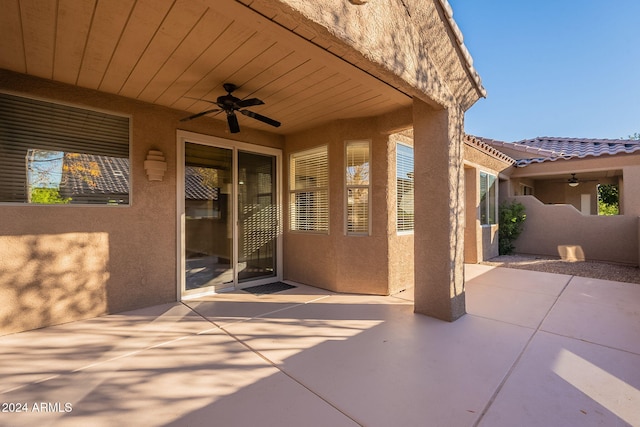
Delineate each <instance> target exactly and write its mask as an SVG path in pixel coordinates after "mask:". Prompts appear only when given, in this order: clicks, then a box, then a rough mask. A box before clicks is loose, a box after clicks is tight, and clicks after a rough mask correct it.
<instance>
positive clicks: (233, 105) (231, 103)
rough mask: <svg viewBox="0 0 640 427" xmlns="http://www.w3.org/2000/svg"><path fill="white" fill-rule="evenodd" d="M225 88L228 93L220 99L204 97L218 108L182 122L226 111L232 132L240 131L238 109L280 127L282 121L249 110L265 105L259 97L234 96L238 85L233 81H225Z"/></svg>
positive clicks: (249, 115)
mask: <svg viewBox="0 0 640 427" xmlns="http://www.w3.org/2000/svg"><path fill="white" fill-rule="evenodd" d="M222 86H223V87H224V90H226V91H227V94H226V95H222V96H219V97H218V99H217V100H216V101H215V102H214V101H209V100H207V99H203V100H202V101H206V102H210V103H212V104H214V105H216V108H212V109H210V110H205V111H202V112H200V113H197V114H193V115H191V116H189V117H185V118H184V119H180V121H181V122H186V121H189V120H193V119H197V118H198V117H202V116H205V115H207V114H211V113H217V112H221V111H224V112H225V114H226V115H227V123H228V124H229V131H230V132H231V133H238V132H240V125H239V124H238V117H237V116H236V113H235V112H236V111H238V112H240V113H241V114H243V115H245V116H247V117H251V118H252V119H255V120H259V121H261V122H263V123H266V124H268V125H271V126H274V127H278V126H280V124H281V123H280V122H279V121H277V120H273V119H270V118H269V117H265V116H263V115H261V114H258V113H254V112H253V111H250V110H247V109H246V107H252V106H255V105H263V104H264V102H263V101H261V100H260V99H258V98H248V99H240V98H236V97H235V96H233V95H232V94H231V93H232V92H233V91H235V90H236V89H237V87H236V85H234V84H233V83H225V84H223V85H222Z"/></svg>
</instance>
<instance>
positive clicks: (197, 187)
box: [184, 166, 218, 200]
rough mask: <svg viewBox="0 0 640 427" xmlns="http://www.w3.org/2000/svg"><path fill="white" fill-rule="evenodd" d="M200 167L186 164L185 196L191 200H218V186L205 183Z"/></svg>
mask: <svg viewBox="0 0 640 427" xmlns="http://www.w3.org/2000/svg"><path fill="white" fill-rule="evenodd" d="M199 169H200V168H198V167H194V166H186V167H185V169H184V178H185V187H184V196H185V198H187V199H189V200H218V188H216V187H211V186H209V185H207V184H205V183H203V182H202V181H203V177H202V174H201V173H200V172H199Z"/></svg>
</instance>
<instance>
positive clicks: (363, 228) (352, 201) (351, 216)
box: [345, 141, 370, 234]
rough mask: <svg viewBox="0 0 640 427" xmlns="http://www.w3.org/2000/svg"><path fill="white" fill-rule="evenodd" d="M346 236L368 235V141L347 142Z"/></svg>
mask: <svg viewBox="0 0 640 427" xmlns="http://www.w3.org/2000/svg"><path fill="white" fill-rule="evenodd" d="M346 151H347V152H346V158H347V167H346V180H345V182H346V190H347V191H346V193H347V234H368V233H369V212H370V209H369V183H370V180H369V141H350V142H347V150H346Z"/></svg>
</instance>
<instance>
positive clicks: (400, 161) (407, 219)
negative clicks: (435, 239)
mask: <svg viewBox="0 0 640 427" xmlns="http://www.w3.org/2000/svg"><path fill="white" fill-rule="evenodd" d="M396 147H397V153H396V197H397V199H396V200H397V202H396V203H397V218H396V227H397V229H398V231H399V232H401V231H413V179H414V177H413V147H410V146H408V145H404V144H397V145H396Z"/></svg>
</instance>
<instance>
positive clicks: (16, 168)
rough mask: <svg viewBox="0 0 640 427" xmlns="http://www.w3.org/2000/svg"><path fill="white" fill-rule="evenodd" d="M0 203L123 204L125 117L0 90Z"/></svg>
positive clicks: (125, 199) (125, 188)
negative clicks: (5, 92)
mask: <svg viewBox="0 0 640 427" xmlns="http://www.w3.org/2000/svg"><path fill="white" fill-rule="evenodd" d="M0 202H9V203H27V204H46V205H54V204H55V205H59V204H101V205H128V204H129V118H128V117H122V116H114V115H111V114H106V113H102V112H96V111H92V110H85V109H81V108H76V107H70V106H66V105H59V104H54V103H51V102H45V101H39V100H35V99H29V98H23V97H19V96H14V95H9V94H4V93H0Z"/></svg>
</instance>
